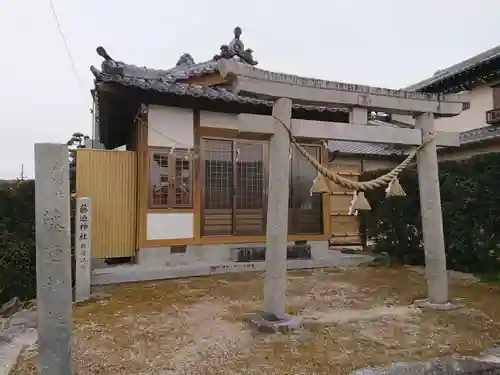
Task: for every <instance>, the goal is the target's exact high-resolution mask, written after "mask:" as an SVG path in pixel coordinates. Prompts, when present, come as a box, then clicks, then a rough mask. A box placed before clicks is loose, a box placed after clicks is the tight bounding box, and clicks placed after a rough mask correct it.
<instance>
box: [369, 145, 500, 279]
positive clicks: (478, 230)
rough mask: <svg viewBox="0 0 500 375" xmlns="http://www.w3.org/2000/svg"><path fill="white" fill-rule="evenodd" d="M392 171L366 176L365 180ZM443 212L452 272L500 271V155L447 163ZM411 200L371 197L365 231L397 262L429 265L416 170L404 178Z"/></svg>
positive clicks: (377, 249)
mask: <svg viewBox="0 0 500 375" xmlns="http://www.w3.org/2000/svg"><path fill="white" fill-rule="evenodd" d="M385 172H387V171H374V172H366V173H364V174H363V176H362V179H363V180H365V181H366V180H369V179H372V178H374V177H378V176H380V175H381V174H383V173H385ZM439 181H440V185H441V207H442V212H443V229H444V236H445V245H446V254H447V264H448V268H449V269H454V270H459V271H463V272H471V273H486V274H491V273H498V272H499V270H500V260H499V258H500V230H499V229H500V194H499V193H500V189H499V186H500V154H497V153H492V154H484V155H478V156H475V157H473V158H470V159H466V160H459V161H446V162H442V163H440V165H439ZM400 182H401V185H402V186H403V188H404V189H405V191H406V193H407V196H406V197H393V198H385V191H384V189H377V190H375V191H371V192H367V194H366V195H367V198H368V200H369V202H370V205H371V206H372V211H369V212H364V213H362V215H361V217H362V227H364V228H365V230H366V236H367V238H368V239H369V240H372V241H374V243H375V252H387V253H388V254H389V255H390V256H391V257H392V259H393V260H394V261H396V262H398V263H404V264H424V251H423V244H422V224H421V216H420V199H419V191H418V176H417V173H416V170H415V168H413V169H408V170H406V171H404V172H403V173H402V175H401V176H400Z"/></svg>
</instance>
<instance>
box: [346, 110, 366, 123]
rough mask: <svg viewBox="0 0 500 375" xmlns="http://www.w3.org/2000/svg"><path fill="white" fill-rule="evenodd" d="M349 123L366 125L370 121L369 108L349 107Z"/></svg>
mask: <svg viewBox="0 0 500 375" xmlns="http://www.w3.org/2000/svg"><path fill="white" fill-rule="evenodd" d="M349 123H351V124H357V125H366V124H367V123H368V110H367V109H366V108H362V107H352V108H351V109H349Z"/></svg>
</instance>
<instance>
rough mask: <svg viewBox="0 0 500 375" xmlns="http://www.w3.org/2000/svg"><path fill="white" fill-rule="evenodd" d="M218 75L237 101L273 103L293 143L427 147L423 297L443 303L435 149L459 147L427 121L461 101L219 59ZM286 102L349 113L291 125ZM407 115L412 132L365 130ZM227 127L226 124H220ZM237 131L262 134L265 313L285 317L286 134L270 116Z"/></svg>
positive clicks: (422, 160)
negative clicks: (265, 153) (374, 122)
mask: <svg viewBox="0 0 500 375" xmlns="http://www.w3.org/2000/svg"><path fill="white" fill-rule="evenodd" d="M218 68H219V72H220V73H221V75H222V77H224V78H226V79H228V80H229V81H230V82H232V84H233V91H234V92H235V93H237V94H240V95H247V96H258V97H260V98H266V99H271V100H274V101H275V102H274V106H273V111H272V114H273V116H274V117H276V118H278V119H280V120H281V121H282V122H283V123H284V124H285V125H286V126H287V127H288V129H289V130H290V131H291V133H292V135H293V136H294V137H296V138H309V139H311V138H313V139H337V140H347V141H358V142H380V143H392V144H402V145H420V144H421V143H423V142H426V141H429V139H431V140H430V141H429V143H428V144H427V145H426V146H425V147H424V148H423V149H422V151H421V152H420V153H419V155H418V159H417V168H418V181H419V186H420V205H421V212H422V229H423V240H424V247H425V260H426V276H427V286H428V299H429V302H431V303H436V304H440V303H445V302H447V301H448V280H447V272H446V254H445V246H444V236H443V223H442V213H441V198H440V192H439V179H438V159H437V154H436V146H459V144H460V141H459V134H458V133H450V132H437V133H436V134H435V137H434V138H433V139H432V134H434V132H435V129H434V117H435V115H438V116H445V117H450V116H455V115H458V114H459V113H460V112H461V111H462V110H463V108H464V104H465V103H466V102H467V101H466V100H465V99H464V98H462V97H461V96H460V95H455V94H450V95H442V94H426V93H416V92H407V91H401V90H391V89H385V88H378V87H369V86H362V85H354V84H345V83H340V82H333V81H324V80H318V79H313V78H302V77H298V76H293V75H287V74H281V73H274V72H269V71H265V70H261V69H257V68H254V67H251V66H249V65H244V64H241V63H238V62H236V61H234V60H220V61H219V62H218ZM292 102H294V103H300V104H308V105H319V106H325V107H342V108H349V111H350V116H349V122H350V123H349V124H346V123H335V122H322V121H306V120H298V119H292V118H291V116H292ZM372 110H375V111H384V112H387V113H397V114H409V115H412V116H414V117H416V129H412V128H409V129H403V128H392V127H383V128H380V127H374V126H369V125H367V123H368V111H372ZM222 126H227V125H222ZM231 126H232V127H233V128H235V129H236V130H238V131H240V132H245V133H248V132H257V133H264V134H269V135H270V136H271V141H270V159H269V164H270V165H269V192H268V196H269V199H268V208H267V218H268V219H267V249H269V251H267V252H266V268H265V270H266V277H265V287H264V299H265V311H266V312H268V313H272V314H275V315H276V316H277V317H278V318H284V317H285V294H286V269H287V263H286V262H287V260H286V247H287V229H288V228H287V226H288V219H287V218H288V197H289V189H287V188H286V187H288V186H289V173H290V169H289V162H288V155H289V147H290V139H289V134H288V132H287V130H286V129H285V127H284V126H283V124H280V123H279V121H277V120H276V119H275V118H273V117H272V116H262V115H249V114H240V115H239V116H238V123H237V124H234V125H231Z"/></svg>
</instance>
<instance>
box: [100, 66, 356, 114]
mask: <svg viewBox="0 0 500 375" xmlns="http://www.w3.org/2000/svg"><path fill="white" fill-rule="evenodd" d="M96 82H97V83H98V82H103V83H106V82H111V83H118V84H120V85H123V86H125V87H134V88H138V89H141V90H148V91H149V90H151V91H156V92H159V93H165V94H171V95H176V96H189V97H195V98H204V99H209V100H222V101H226V102H234V103H242V104H254V105H265V106H269V107H272V106H273V102H271V101H269V100H264V99H257V98H251V97H247V96H240V95H236V94H234V93H233V92H232V91H231V90H229V89H227V88H226V87H224V86H206V85H194V84H188V83H183V82H176V81H173V82H172V81H168V80H165V79H163V78H160V79H150V78H140V77H130V76H120V75H107V74H102V73H101V74H100V75H99V77H98V78H97V79H96ZM293 107H294V108H301V109H305V110H307V111H314V112H339V111H342V112H345V111H346V109H343V108H331V107H318V106H312V105H299V104H294V106H293Z"/></svg>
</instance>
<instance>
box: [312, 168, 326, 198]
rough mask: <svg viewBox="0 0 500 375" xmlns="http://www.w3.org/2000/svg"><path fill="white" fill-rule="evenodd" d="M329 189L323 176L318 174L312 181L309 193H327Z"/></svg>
mask: <svg viewBox="0 0 500 375" xmlns="http://www.w3.org/2000/svg"><path fill="white" fill-rule="evenodd" d="M329 192H330V189H329V188H328V185H327V183H326V180H325V176H323V175H322V174H320V173H318V176H317V177H316V178H315V179H314V181H313V184H312V187H311V190H310V193H311V195H312V193H329Z"/></svg>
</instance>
